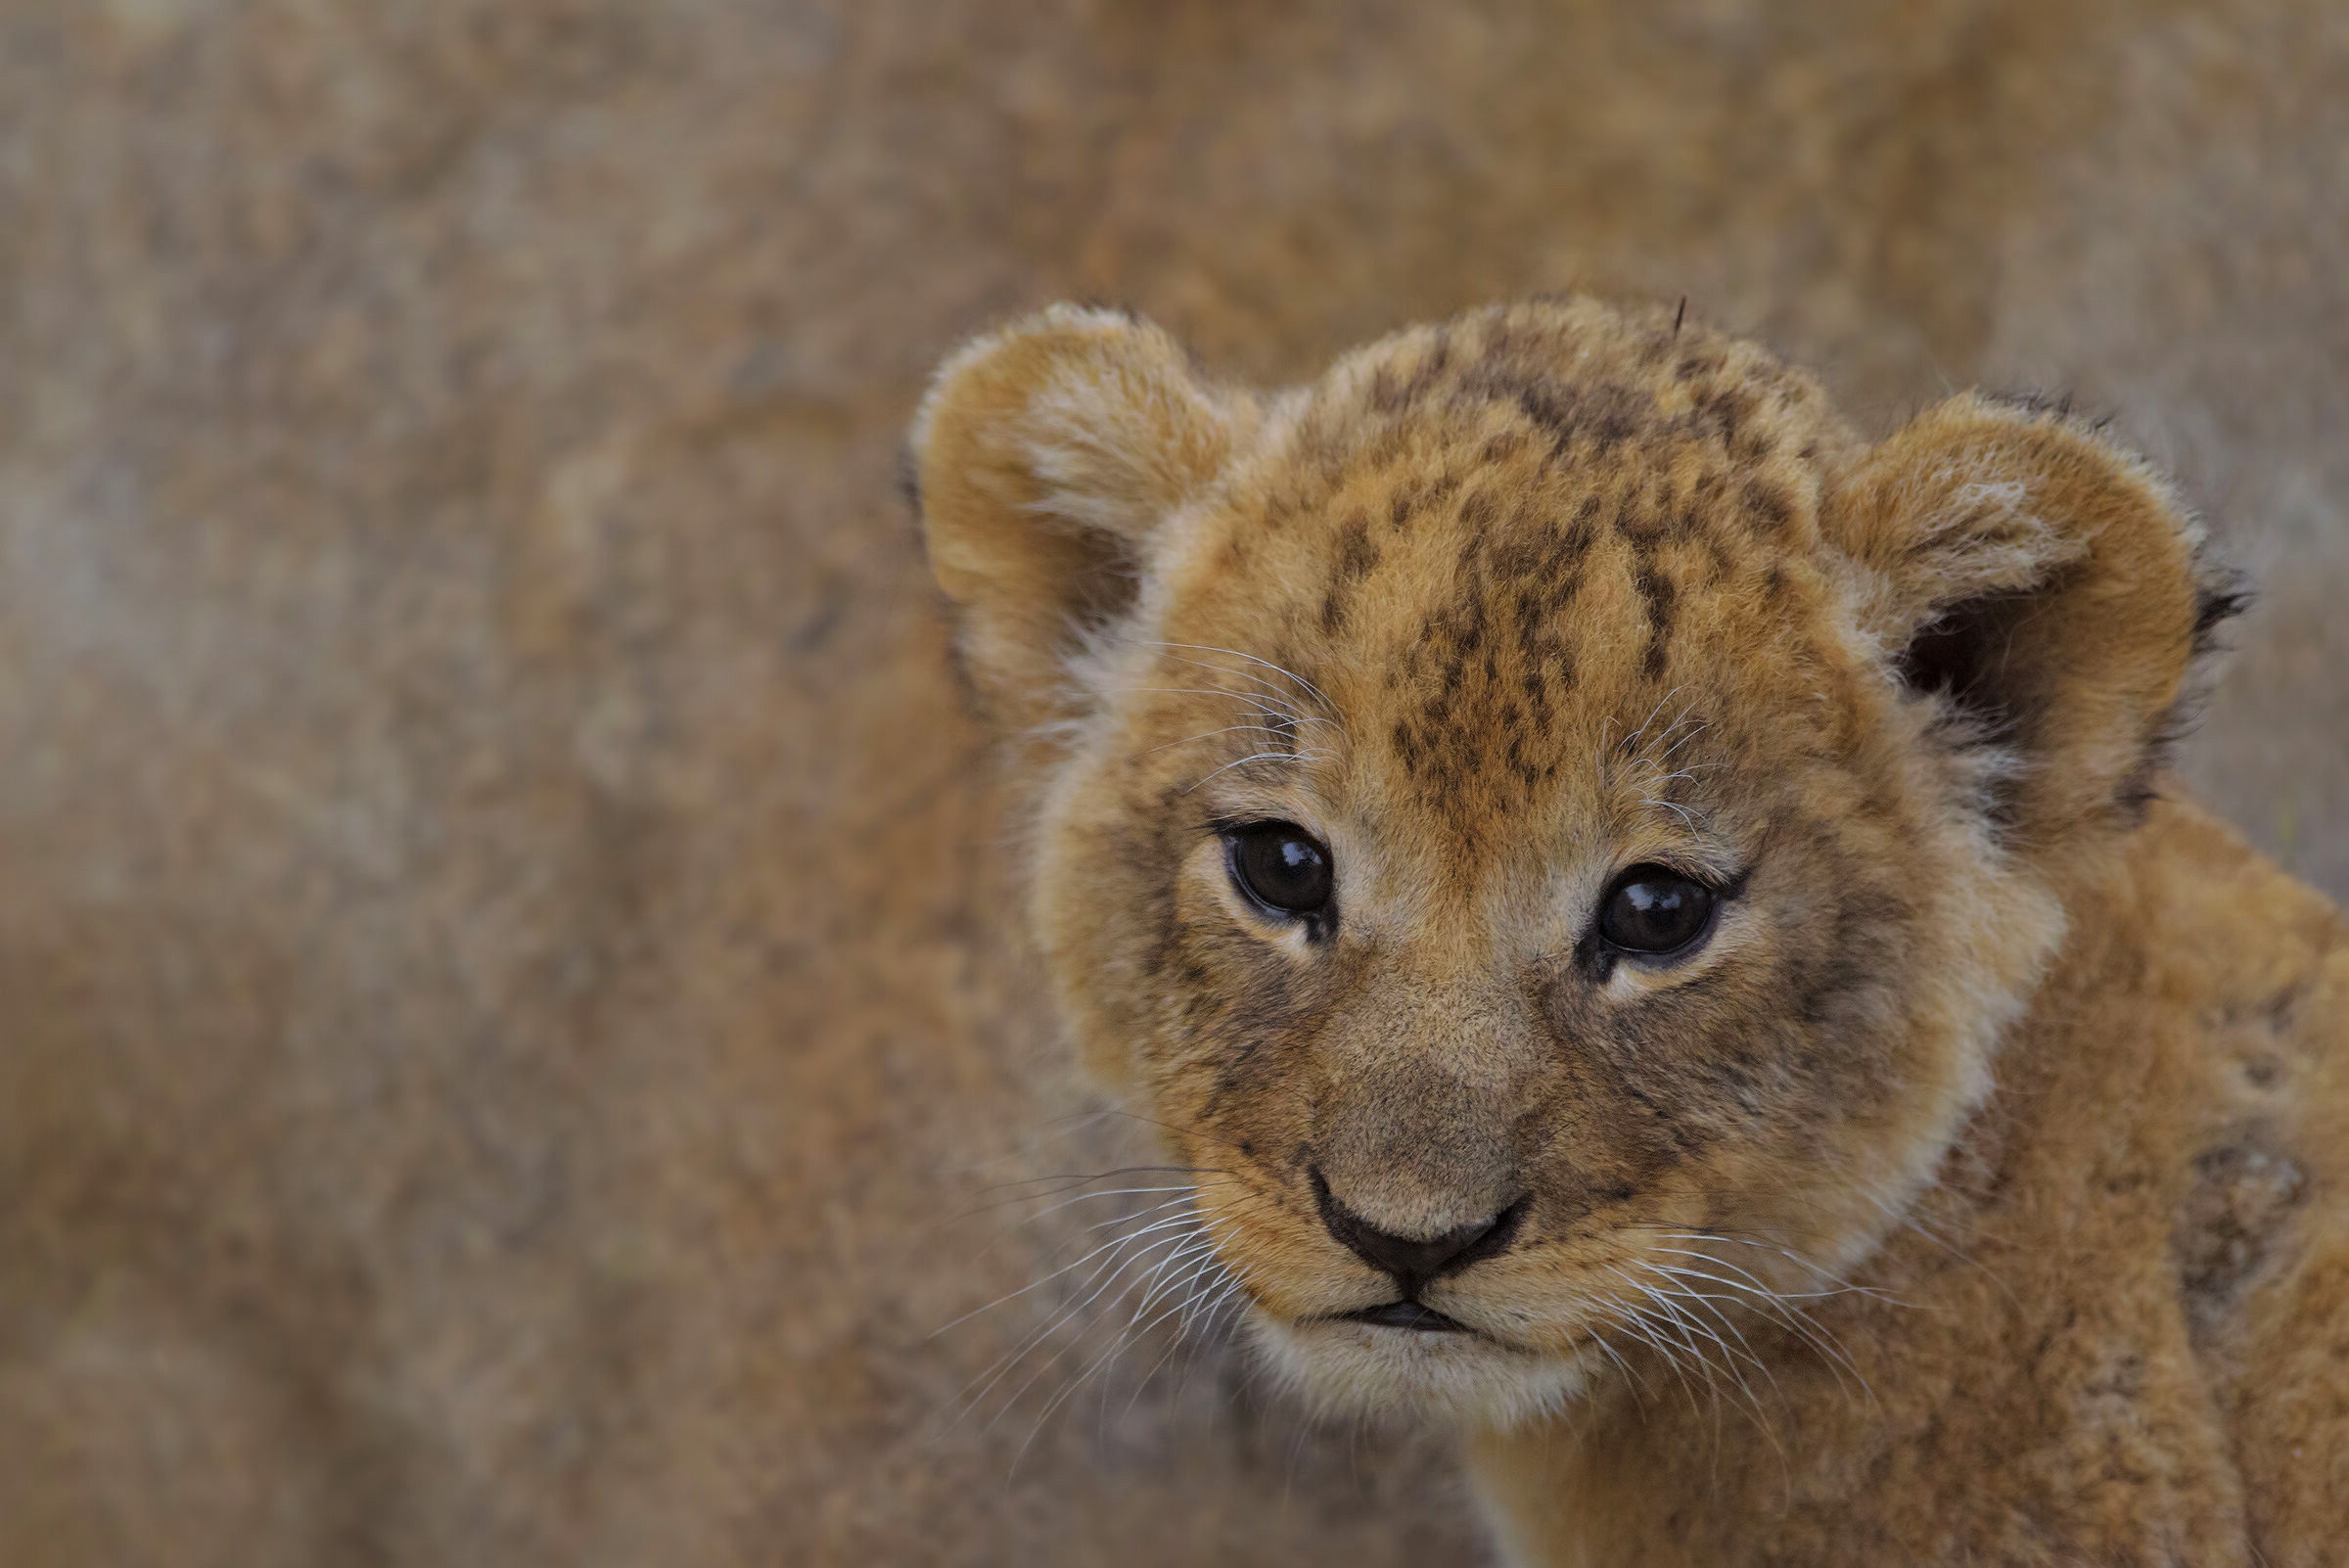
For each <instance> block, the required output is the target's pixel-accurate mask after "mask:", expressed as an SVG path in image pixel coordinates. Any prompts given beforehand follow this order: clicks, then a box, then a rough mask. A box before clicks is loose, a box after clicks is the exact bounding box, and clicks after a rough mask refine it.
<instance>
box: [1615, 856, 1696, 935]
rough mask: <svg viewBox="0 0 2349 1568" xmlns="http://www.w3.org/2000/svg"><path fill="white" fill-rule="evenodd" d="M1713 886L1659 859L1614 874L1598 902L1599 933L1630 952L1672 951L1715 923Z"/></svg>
mask: <svg viewBox="0 0 2349 1568" xmlns="http://www.w3.org/2000/svg"><path fill="white" fill-rule="evenodd" d="M1714 903H1715V899H1714V894H1713V890H1712V889H1711V888H1708V887H1706V886H1705V885H1704V884H1703V883H1701V882H1693V881H1690V880H1689V879H1688V878H1686V877H1684V876H1681V874H1680V873H1679V872H1677V871H1667V870H1666V869H1665V868H1664V867H1662V866H1660V865H1635V866H1634V867H1632V868H1631V869H1630V870H1629V871H1626V872H1625V873H1624V874H1623V875H1621V876H1619V877H1617V878H1616V879H1615V885H1614V886H1613V887H1611V888H1609V889H1608V890H1607V897H1606V900H1605V901H1604V902H1603V903H1601V904H1600V905H1599V908H1598V934H1599V935H1600V936H1601V937H1603V938H1605V939H1606V940H1607V942H1608V943H1609V944H1611V945H1614V946H1617V947H1620V948H1622V949H1623V950H1624V951H1626V952H1639V953H1657V954H1660V953H1672V952H1679V951H1680V950H1681V948H1683V947H1686V946H1690V945H1693V944H1695V943H1696V942H1697V941H1698V940H1700V939H1701V938H1703V937H1704V936H1705V934H1706V933H1707V932H1709V931H1710V930H1712V928H1713V905H1714Z"/></svg>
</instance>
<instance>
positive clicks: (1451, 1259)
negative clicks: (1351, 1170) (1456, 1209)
mask: <svg viewBox="0 0 2349 1568" xmlns="http://www.w3.org/2000/svg"><path fill="white" fill-rule="evenodd" d="M1312 1175H1313V1201H1314V1202H1315V1203H1317V1204H1319V1205H1320V1207H1321V1222H1322V1223H1323V1224H1325V1225H1327V1226H1328V1227H1329V1233H1330V1234H1331V1235H1333V1236H1335V1237H1337V1238H1338V1240H1339V1242H1341V1243H1342V1244H1343V1245H1344V1246H1345V1247H1346V1249H1347V1250H1348V1251H1349V1252H1352V1253H1353V1254H1354V1255H1355V1256H1356V1257H1357V1258H1359V1259H1361V1260H1362V1262H1364V1263H1366V1264H1368V1265H1369V1266H1370V1267H1371V1268H1376V1269H1378V1270H1379V1271H1380V1272H1381V1273H1388V1274H1393V1275H1394V1276H1395V1279H1396V1282H1397V1283H1398V1284H1400V1285H1401V1286H1402V1287H1403V1290H1404V1294H1405V1295H1406V1296H1407V1295H1409V1294H1410V1293H1411V1292H1412V1291H1415V1290H1417V1289H1418V1288H1419V1286H1421V1285H1422V1284H1424V1283H1426V1282H1427V1281H1428V1280H1430V1279H1435V1278H1438V1277H1440V1276H1442V1275H1444V1274H1454V1273H1458V1272H1459V1271H1460V1270H1461V1269H1463V1268H1467V1267H1468V1266H1469V1265H1470V1264H1472V1263H1475V1262H1477V1261H1478V1260H1479V1259H1483V1258H1490V1257H1492V1256H1494V1255H1495V1254H1496V1253H1499V1252H1503V1251H1506V1250H1507V1248H1508V1245H1509V1243H1510V1242H1511V1241H1512V1240H1514V1239H1515V1238H1516V1235H1517V1226H1518V1224H1519V1222H1522V1221H1523V1220H1524V1219H1525V1206H1526V1199H1524V1198H1519V1199H1518V1200H1517V1201H1516V1202H1515V1203H1512V1204H1510V1205H1509V1206H1508V1207H1507V1208H1505V1209H1503V1210H1501V1211H1500V1213H1498V1214H1497V1215H1495V1216H1494V1217H1493V1218H1492V1219H1490V1220H1479V1221H1476V1222H1473V1223H1470V1224H1464V1225H1461V1226H1460V1227H1459V1228H1458V1229H1456V1230H1447V1231H1445V1232H1444V1233H1443V1234H1442V1235H1440V1236H1430V1237H1427V1238H1426V1239H1425V1240H1421V1241H1414V1240H1412V1239H1411V1238H1410V1237H1408V1236H1398V1235H1396V1234H1394V1233H1393V1232H1391V1231H1386V1230H1381V1229H1379V1228H1378V1227H1377V1226H1375V1225H1373V1224H1371V1223H1370V1222H1368V1221H1366V1220H1364V1219H1362V1217H1361V1216H1359V1215H1358V1214H1355V1213H1353V1212H1352V1211H1350V1210H1349V1209H1348V1208H1347V1207H1346V1206H1345V1205H1344V1204H1342V1203H1340V1202H1339V1201H1338V1200H1337V1199H1336V1198H1335V1197H1333V1196H1331V1195H1330V1190H1329V1183H1328V1182H1327V1181H1324V1180H1323V1179H1322V1178H1321V1173H1320V1172H1319V1171H1314V1172H1313V1173H1312Z"/></svg>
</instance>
